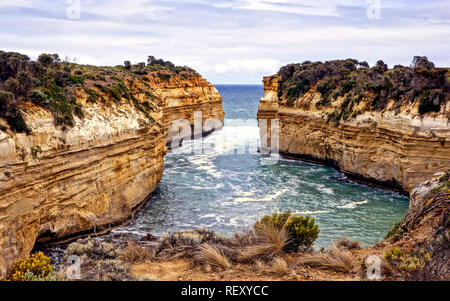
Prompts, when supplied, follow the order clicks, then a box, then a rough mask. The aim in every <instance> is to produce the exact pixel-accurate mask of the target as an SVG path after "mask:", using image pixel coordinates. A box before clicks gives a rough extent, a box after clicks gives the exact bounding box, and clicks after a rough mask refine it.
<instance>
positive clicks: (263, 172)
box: [116, 86, 409, 246]
mask: <svg viewBox="0 0 450 301" xmlns="http://www.w3.org/2000/svg"><path fill="white" fill-rule="evenodd" d="M217 89H218V90H219V92H220V94H221V95H222V96H223V107H224V110H225V112H226V119H225V126H224V128H223V129H222V130H219V131H216V132H214V133H213V134H211V135H210V136H208V137H206V138H204V140H203V143H204V144H203V145H204V148H205V149H207V150H208V151H207V152H206V153H203V154H202V153H200V154H194V153H193V152H192V151H191V150H192V149H193V148H192V147H193V144H194V142H186V143H185V144H184V145H183V147H181V148H180V149H177V150H175V151H173V152H171V153H168V154H167V156H166V157H165V170H164V176H163V178H162V180H161V183H160V185H159V187H158V188H157V190H156V191H155V193H154V196H153V197H152V199H151V200H150V202H149V203H148V204H147V206H146V207H145V208H144V209H143V210H142V211H141V212H140V213H139V214H138V216H137V218H136V219H135V220H134V221H133V222H132V224H130V225H129V226H127V227H125V228H122V229H118V230H116V231H117V232H123V231H125V232H132V233H136V234H145V233H147V232H150V233H152V234H154V235H162V234H165V233H167V231H177V230H185V229H192V228H197V227H207V228H210V229H213V230H216V231H218V232H220V233H223V234H231V233H233V232H235V231H240V230H244V229H245V228H247V227H249V226H251V225H252V224H253V223H254V222H255V221H256V220H258V219H259V218H261V217H262V216H264V215H266V214H270V213H272V212H274V211H282V210H287V209H289V210H291V211H293V212H295V213H297V214H302V215H311V216H314V217H316V220H317V223H318V224H319V226H320V229H321V233H320V235H319V238H318V241H317V246H326V245H328V244H329V243H330V242H331V241H332V240H334V239H338V238H340V237H350V238H352V239H359V240H360V241H362V242H363V243H364V244H366V245H368V244H373V243H375V242H377V241H378V240H380V239H381V238H383V237H384V236H385V234H386V233H387V232H388V231H389V229H390V228H391V227H392V226H393V225H394V224H395V223H396V222H398V221H399V220H401V219H402V217H403V216H404V214H405V212H406V210H407V208H408V204H409V201H408V199H407V198H405V197H403V196H401V195H399V194H396V193H392V192H389V191H385V190H382V189H377V188H373V187H369V186H365V185H361V184H357V183H354V182H352V181H349V180H348V179H347V178H346V177H345V176H344V175H343V174H342V173H340V172H338V171H336V170H335V169H333V168H330V167H326V166H321V165H316V164H310V163H304V162H299V161H293V160H285V159H280V160H279V161H278V163H276V164H275V165H270V166H264V165H261V162H260V159H261V156H260V155H259V154H258V153H256V147H255V146H256V144H257V142H258V139H259V131H258V127H257V122H256V113H257V109H258V102H259V99H260V98H261V97H262V96H263V89H262V86H217ZM195 143H197V145H199V144H198V143H200V142H199V141H196V142H195ZM212 144H214V148H213V150H212V149H211V148H212V147H210V148H207V147H205V146H208V145H212ZM245 145H248V146H247V148H246V147H245ZM236 148H238V149H239V151H236V150H235V149H236Z"/></svg>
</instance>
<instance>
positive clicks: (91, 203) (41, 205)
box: [0, 52, 224, 278]
mask: <svg viewBox="0 0 450 301" xmlns="http://www.w3.org/2000/svg"><path fill="white" fill-rule="evenodd" d="M17 61H19V63H18V64H13V62H17ZM17 66H18V67H17ZM14 68H16V69H18V70H15V69H14ZM27 77H28V78H29V79H30V80H32V81H31V82H30V83H26V82H25V84H26V85H25V84H23V83H22V82H21V81H22V80H23V78H25V79H26V78H27ZM0 79H1V81H0V278H1V276H2V275H4V274H5V272H6V270H7V267H8V266H9V265H10V264H11V263H12V262H13V261H14V260H16V259H17V258H19V257H25V256H27V255H28V254H29V252H30V251H31V250H32V248H33V246H34V245H35V242H36V241H38V242H47V241H54V240H61V239H64V238H70V237H72V236H77V235H79V234H85V233H89V232H92V231H94V232H101V231H104V230H108V229H109V228H111V227H112V226H114V225H118V224H120V223H122V222H123V221H125V220H127V219H128V218H130V217H132V215H133V214H134V212H135V211H136V210H137V209H138V208H140V206H141V205H143V204H144V203H145V201H146V200H147V199H148V198H149V196H150V195H151V193H152V192H153V191H154V189H155V188H156V187H157V185H158V183H159V181H160V179H161V177H162V173H163V163H164V159H163V158H164V155H165V153H166V150H167V147H166V144H167V139H168V137H167V133H168V132H167V129H168V128H169V125H170V122H171V121H172V120H175V119H178V118H186V119H188V120H191V116H192V115H193V111H194V110H201V111H203V118H204V119H206V118H218V119H219V120H223V116H224V112H223V109H222V105H221V97H220V95H219V94H218V92H217V90H216V89H215V88H214V86H213V85H211V84H210V83H208V82H207V81H206V80H204V79H203V78H202V77H201V76H200V75H198V74H197V73H196V72H195V71H193V70H192V69H189V68H186V67H174V66H168V67H167V66H164V65H148V66H145V64H144V66H143V65H142V64H139V65H136V66H128V67H127V66H126V67H125V68H124V67H121V66H117V67H94V66H83V65H76V64H69V63H61V62H60V61H59V60H58V59H56V58H55V57H54V56H53V57H50V58H49V56H48V55H46V56H45V57H43V56H41V57H40V58H39V60H38V61H37V62H30V61H29V59H28V58H27V57H26V56H22V55H19V54H11V53H3V52H0ZM15 81H17V82H18V83H19V87H20V86H21V85H25V86H26V87H27V89H25V90H19V89H16V88H15V87H17V86H15V85H11V83H12V84H14V82H15Z"/></svg>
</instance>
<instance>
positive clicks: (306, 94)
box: [258, 60, 450, 193]
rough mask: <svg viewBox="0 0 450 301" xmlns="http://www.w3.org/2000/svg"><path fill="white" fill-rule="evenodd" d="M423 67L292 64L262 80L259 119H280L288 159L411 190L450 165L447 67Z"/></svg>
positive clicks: (352, 62) (449, 109)
mask: <svg viewBox="0 0 450 301" xmlns="http://www.w3.org/2000/svg"><path fill="white" fill-rule="evenodd" d="M358 64H359V65H360V66H359V67H358ZM361 65H363V66H365V67H361ZM419 67H420V68H419ZM426 67H427V68H428V69H427V68H425V67H421V66H417V68H409V67H396V69H395V70H388V69H387V67H386V66H385V65H383V64H382V62H379V63H378V64H377V66H375V67H373V68H372V69H369V68H368V66H366V64H363V63H357V61H354V60H346V61H332V62H326V63H311V62H305V63H303V64H298V65H288V66H286V67H283V68H282V69H281V70H280V72H279V74H277V75H274V76H270V77H266V78H264V88H265V96H264V97H263V98H262V99H261V102H260V105H259V110H258V119H259V120H261V119H268V120H270V119H279V120H280V133H279V136H280V142H279V143H280V145H279V147H280V153H281V154H283V155H286V156H293V157H299V158H303V159H306V160H313V161H318V162H324V163H327V164H331V165H334V166H336V167H337V168H339V169H340V170H342V171H343V172H345V173H347V174H349V175H351V176H353V177H355V178H359V179H361V180H365V181H370V182H372V183H378V184H382V185H387V186H389V187H394V188H397V189H400V190H403V191H405V192H408V193H409V192H410V191H411V190H412V189H413V188H414V187H415V186H416V185H418V184H419V183H421V182H423V181H425V180H427V179H429V178H430V177H431V176H432V175H433V174H434V173H436V172H439V171H446V170H447V169H449V168H450V127H449V119H448V117H449V116H450V100H449V92H448V91H449V88H448V87H449V83H448V78H447V76H448V75H446V73H447V72H448V70H446V69H436V68H434V65H433V66H431V67H429V66H426ZM423 74H426V75H423Z"/></svg>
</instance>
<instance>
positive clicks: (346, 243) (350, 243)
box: [336, 237, 361, 250]
mask: <svg viewBox="0 0 450 301" xmlns="http://www.w3.org/2000/svg"><path fill="white" fill-rule="evenodd" d="M336 246H337V247H339V248H343V249H347V250H357V249H361V242H360V241H359V240H350V239H348V238H347V237H343V238H340V239H338V240H337V241H336Z"/></svg>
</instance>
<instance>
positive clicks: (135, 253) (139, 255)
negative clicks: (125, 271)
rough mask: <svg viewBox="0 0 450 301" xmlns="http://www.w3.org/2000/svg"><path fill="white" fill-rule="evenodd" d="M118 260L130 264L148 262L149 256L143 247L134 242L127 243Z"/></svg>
mask: <svg viewBox="0 0 450 301" xmlns="http://www.w3.org/2000/svg"><path fill="white" fill-rule="evenodd" d="M118 258H119V259H121V260H123V261H126V262H130V263H139V262H144V261H146V260H150V259H151V254H150V252H149V250H147V249H146V248H145V247H143V246H141V245H139V244H137V243H135V242H128V243H127V246H126V247H125V248H124V249H123V250H121V251H120V255H119V257H118Z"/></svg>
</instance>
